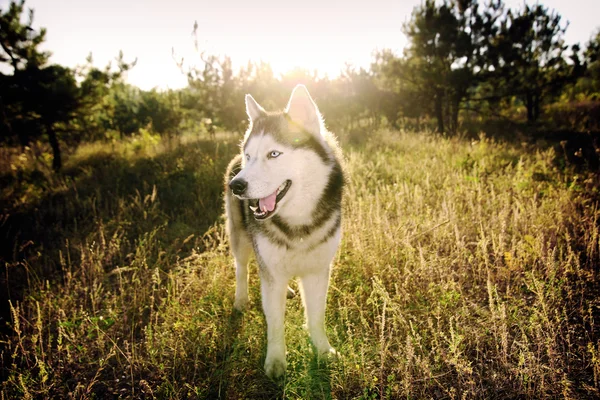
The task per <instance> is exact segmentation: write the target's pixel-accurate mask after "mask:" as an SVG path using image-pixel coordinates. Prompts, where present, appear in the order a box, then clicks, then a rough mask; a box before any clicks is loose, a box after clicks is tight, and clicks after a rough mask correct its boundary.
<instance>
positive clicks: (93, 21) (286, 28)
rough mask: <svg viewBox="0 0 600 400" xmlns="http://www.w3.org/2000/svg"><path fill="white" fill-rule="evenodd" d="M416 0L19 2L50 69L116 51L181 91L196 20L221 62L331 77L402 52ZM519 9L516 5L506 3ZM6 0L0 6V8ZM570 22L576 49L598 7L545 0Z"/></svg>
mask: <svg viewBox="0 0 600 400" xmlns="http://www.w3.org/2000/svg"><path fill="white" fill-rule="evenodd" d="M420 2H421V0H369V1H365V0H333V1H332V0H303V1H297V0H296V1H285V0H243V1H241V0H193V1H190V0H95V1H92V0H26V3H25V5H26V6H27V7H29V8H33V9H34V10H35V20H34V26H35V27H45V28H47V30H48V32H47V34H46V44H45V46H44V49H46V50H50V51H51V52H52V53H53V56H52V58H51V62H55V63H59V64H62V65H66V66H69V67H74V66H76V65H81V64H84V62H85V58H86V56H87V55H88V54H89V53H90V52H92V53H93V58H94V64H95V65H96V66H99V67H101V66H104V65H106V63H107V62H108V61H109V60H111V59H114V57H115V56H116V55H117V54H118V52H119V50H123V53H124V55H125V59H126V60H133V59H134V58H136V57H137V59H138V62H137V65H136V67H135V68H134V69H133V70H131V71H130V72H129V75H128V77H127V79H128V81H129V83H131V84H134V85H137V86H139V87H140V88H142V89H151V88H152V87H158V88H167V87H168V88H179V87H183V86H185V85H186V84H187V81H186V78H185V76H184V75H182V74H181V72H180V71H179V69H178V68H177V66H176V64H175V62H174V61H173V58H172V56H171V49H172V48H175V51H176V52H177V53H178V54H179V55H180V56H183V57H184V58H185V60H186V62H192V63H194V62H197V60H198V57H197V56H195V55H194V47H193V39H192V37H191V32H192V29H193V25H194V21H198V26H199V28H198V37H199V41H200V43H199V44H200V47H201V49H204V50H206V51H207V52H208V53H210V54H220V55H229V56H231V57H232V60H233V62H234V67H236V66H238V67H239V66H241V65H245V64H246V62H247V60H248V59H252V60H255V61H259V60H264V61H267V62H269V63H270V64H271V66H272V67H273V69H274V71H275V72H276V73H282V72H285V71H287V70H290V69H292V68H294V67H302V68H307V69H309V70H313V69H318V70H320V71H321V72H322V73H326V74H328V75H329V76H336V75H338V74H339V72H340V70H342V69H343V68H344V64H345V63H346V62H348V63H351V64H353V65H355V66H363V67H368V66H369V64H370V63H371V61H372V53H373V50H375V49H383V48H390V49H392V50H394V51H396V52H397V53H398V54H400V53H401V51H402V49H403V48H404V46H405V44H406V38H405V37H404V36H403V35H402V33H401V28H402V23H403V22H405V21H406V20H408V19H409V18H410V13H411V11H412V9H413V7H414V6H415V5H417V4H419V3H420ZM505 2H506V3H507V4H508V5H510V6H512V7H520V6H521V5H522V4H523V1H522V0H505ZM8 3H9V0H0V7H2V9H6V7H7V5H8ZM543 3H544V4H546V5H547V6H549V7H550V8H554V9H556V10H557V11H558V12H559V13H560V14H561V15H562V16H563V18H564V19H566V20H569V21H570V26H569V28H568V30H567V35H566V39H567V42H568V43H575V42H580V43H582V44H583V43H585V42H587V40H588V39H589V37H590V36H591V34H592V32H594V30H595V29H597V28H598V27H600V20H598V18H597V16H598V15H600V1H599V0H570V1H568V2H567V1H564V0H563V1H561V0H544V1H543Z"/></svg>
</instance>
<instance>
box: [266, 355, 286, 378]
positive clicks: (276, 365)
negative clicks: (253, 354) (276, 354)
mask: <svg viewBox="0 0 600 400" xmlns="http://www.w3.org/2000/svg"><path fill="white" fill-rule="evenodd" d="M285 370H286V362H285V358H283V359H282V358H271V359H269V358H267V360H266V361H265V373H266V374H267V376H268V377H269V378H271V379H280V378H282V377H283V376H284V375H285Z"/></svg>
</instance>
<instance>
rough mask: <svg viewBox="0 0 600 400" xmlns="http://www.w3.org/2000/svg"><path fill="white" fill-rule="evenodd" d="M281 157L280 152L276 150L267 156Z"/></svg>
mask: <svg viewBox="0 0 600 400" xmlns="http://www.w3.org/2000/svg"><path fill="white" fill-rule="evenodd" d="M280 155H281V152H279V151H277V150H273V151H272V152H270V153H269V155H268V156H267V157H269V158H277V157H279V156H280Z"/></svg>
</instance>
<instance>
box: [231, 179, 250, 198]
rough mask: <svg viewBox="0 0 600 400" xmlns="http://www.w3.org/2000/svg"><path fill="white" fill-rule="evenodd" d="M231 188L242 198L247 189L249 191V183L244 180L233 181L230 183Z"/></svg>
mask: <svg viewBox="0 0 600 400" xmlns="http://www.w3.org/2000/svg"><path fill="white" fill-rule="evenodd" d="M229 188H230V189H231V191H232V192H233V194H235V195H236V196H241V195H243V194H244V192H245V191H246V189H248V182H246V181H245V180H243V179H239V178H238V179H233V180H232V181H231V182H229Z"/></svg>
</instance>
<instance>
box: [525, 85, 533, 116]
mask: <svg viewBox="0 0 600 400" xmlns="http://www.w3.org/2000/svg"><path fill="white" fill-rule="evenodd" d="M525 107H527V122H533V121H535V118H534V116H533V95H532V94H531V92H527V94H526V95H525Z"/></svg>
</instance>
